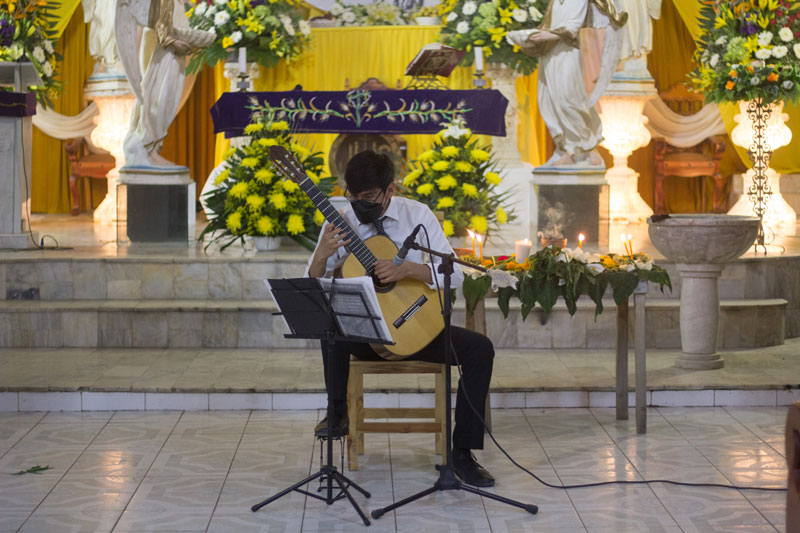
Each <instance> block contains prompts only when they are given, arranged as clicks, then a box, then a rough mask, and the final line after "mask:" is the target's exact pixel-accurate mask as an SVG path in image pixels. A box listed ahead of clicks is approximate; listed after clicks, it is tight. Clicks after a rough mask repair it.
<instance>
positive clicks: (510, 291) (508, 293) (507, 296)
mask: <svg viewBox="0 0 800 533" xmlns="http://www.w3.org/2000/svg"><path fill="white" fill-rule="evenodd" d="M514 295H517V296H519V292H518V291H517V289H515V288H513V287H503V288H501V289H498V290H497V307H499V308H500V311H501V312H502V313H503V318H508V312H509V309H510V307H509V302H510V300H511V297H512V296H514Z"/></svg>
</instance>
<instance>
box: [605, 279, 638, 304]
mask: <svg viewBox="0 0 800 533" xmlns="http://www.w3.org/2000/svg"><path fill="white" fill-rule="evenodd" d="M608 282H609V283H610V284H611V288H612V289H613V290H614V301H615V302H616V304H617V305H619V304H621V303H622V302H624V301H625V300H627V299H628V298H629V297H630V295H631V294H633V291H634V289H636V286H637V285H639V277H638V276H637V275H636V273H635V272H609V273H608Z"/></svg>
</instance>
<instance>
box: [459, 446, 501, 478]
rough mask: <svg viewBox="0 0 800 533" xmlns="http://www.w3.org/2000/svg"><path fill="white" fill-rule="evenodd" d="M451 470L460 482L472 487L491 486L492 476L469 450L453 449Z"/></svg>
mask: <svg viewBox="0 0 800 533" xmlns="http://www.w3.org/2000/svg"><path fill="white" fill-rule="evenodd" d="M453 471H454V472H455V473H456V475H457V476H458V477H459V478H460V479H461V481H462V482H464V483H466V484H467V485H472V486H474V487H493V486H494V477H492V475H491V474H490V473H489V472H488V471H487V470H486V469H485V468H484V467H482V466H481V465H480V464H478V461H476V460H475V456H474V455H473V454H472V452H470V451H469V450H467V451H462V450H458V449H454V450H453Z"/></svg>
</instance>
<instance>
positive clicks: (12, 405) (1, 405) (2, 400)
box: [0, 392, 19, 412]
mask: <svg viewBox="0 0 800 533" xmlns="http://www.w3.org/2000/svg"><path fill="white" fill-rule="evenodd" d="M14 411H19V393H16V392H0V412H14Z"/></svg>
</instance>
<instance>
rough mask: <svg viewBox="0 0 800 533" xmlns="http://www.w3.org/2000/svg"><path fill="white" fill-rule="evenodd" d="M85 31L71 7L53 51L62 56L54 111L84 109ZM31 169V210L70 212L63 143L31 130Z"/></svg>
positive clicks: (87, 67)
mask: <svg viewBox="0 0 800 533" xmlns="http://www.w3.org/2000/svg"><path fill="white" fill-rule="evenodd" d="M87 38H88V32H87V29H86V24H84V22H83V9H82V8H81V7H80V6H79V5H77V6H75V7H74V8H73V10H72V14H71V17H70V19H69V22H68V23H67V24H66V25H65V28H64V31H63V34H62V35H61V38H60V39H59V41H58V42H57V43H56V45H55V48H56V52H58V53H59V54H61V55H62V56H63V58H64V59H63V62H62V64H61V68H59V72H58V78H59V79H60V80H61V82H62V83H63V86H64V90H63V92H62V93H61V95H60V97H59V98H58V99H55V100H54V101H53V108H54V110H55V111H57V112H59V113H61V114H64V115H70V116H71V115H77V114H78V113H80V112H81V111H82V110H83V109H84V108H85V107H86V103H85V102H84V99H83V85H84V83H86V80H87V79H88V78H89V75H90V74H91V72H92V59H91V57H90V56H89V48H88V45H87ZM32 152H33V168H32V172H31V174H32V176H31V211H35V212H44V213H68V212H69V210H70V193H69V185H68V178H69V164H68V161H67V156H66V154H65V153H64V149H63V141H60V140H58V139H53V138H52V137H48V136H47V135H45V134H44V133H42V132H41V131H39V130H38V129H37V128H34V129H33V148H32Z"/></svg>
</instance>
